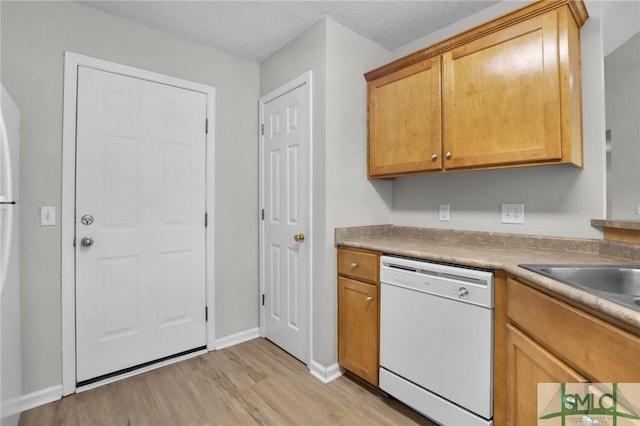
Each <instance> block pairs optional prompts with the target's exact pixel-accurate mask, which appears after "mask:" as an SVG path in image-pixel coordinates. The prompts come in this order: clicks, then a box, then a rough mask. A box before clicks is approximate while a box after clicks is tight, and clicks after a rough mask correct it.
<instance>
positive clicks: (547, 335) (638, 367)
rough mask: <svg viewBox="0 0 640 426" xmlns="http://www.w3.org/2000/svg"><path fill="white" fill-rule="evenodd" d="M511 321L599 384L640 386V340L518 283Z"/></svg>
mask: <svg viewBox="0 0 640 426" xmlns="http://www.w3.org/2000/svg"><path fill="white" fill-rule="evenodd" d="M507 316H508V317H509V319H510V320H511V321H512V322H515V323H516V324H518V326H519V327H520V328H521V329H523V330H525V331H526V333H527V334H528V335H530V336H531V337H533V339H534V340H536V341H537V342H538V343H540V344H541V345H542V346H544V347H545V348H547V349H548V350H549V351H551V352H552V353H554V354H555V355H556V356H557V357H558V358H560V359H562V360H563V361H564V362H566V363H567V364H569V365H571V366H573V367H574V368H575V369H576V370H578V371H579V372H580V373H581V374H583V375H585V376H586V377H587V378H589V379H591V380H592V381H594V382H606V383H609V382H640V363H639V362H638V359H640V338H638V337H637V336H634V335H632V334H630V333H627V332H625V331H623V330H620V329H618V328H616V327H614V326H613V325H611V324H608V323H606V322H604V321H602V320H600V319H598V318H595V317H593V316H591V315H589V314H587V313H585V312H582V311H580V310H579V309H576V308H574V307H573V306H569V305H568V304H566V303H563V302H561V301H559V300H557V299H554V298H553V297H550V296H548V295H546V294H543V293H541V292H539V291H537V290H535V289H533V288H531V287H528V286H526V285H524V284H522V283H520V282H518V281H516V280H514V279H511V278H509V280H508V286H507Z"/></svg>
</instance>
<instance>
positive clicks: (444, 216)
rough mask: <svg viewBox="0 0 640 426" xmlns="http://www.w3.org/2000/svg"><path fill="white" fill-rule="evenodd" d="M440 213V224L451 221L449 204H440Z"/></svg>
mask: <svg viewBox="0 0 640 426" xmlns="http://www.w3.org/2000/svg"><path fill="white" fill-rule="evenodd" d="M438 211H439V217H440V222H449V221H450V220H451V216H450V215H449V212H450V209H449V204H440V207H439V209H438Z"/></svg>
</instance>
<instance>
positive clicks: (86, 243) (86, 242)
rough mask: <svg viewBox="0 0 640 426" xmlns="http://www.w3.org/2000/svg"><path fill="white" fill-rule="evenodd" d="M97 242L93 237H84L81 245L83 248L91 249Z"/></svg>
mask: <svg viewBox="0 0 640 426" xmlns="http://www.w3.org/2000/svg"><path fill="white" fill-rule="evenodd" d="M94 242H95V241H94V240H93V238H91V237H82V239H81V240H80V245H81V246H82V247H91V246H92V245H93V243H94Z"/></svg>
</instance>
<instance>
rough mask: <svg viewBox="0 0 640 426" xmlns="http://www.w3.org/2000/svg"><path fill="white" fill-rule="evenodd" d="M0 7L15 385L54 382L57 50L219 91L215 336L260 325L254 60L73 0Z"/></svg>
mask: <svg viewBox="0 0 640 426" xmlns="http://www.w3.org/2000/svg"><path fill="white" fill-rule="evenodd" d="M0 7H1V11H2V13H1V17H2V22H1V27H0V28H1V43H2V44H1V54H2V70H1V76H2V83H3V84H4V85H5V87H6V88H7V90H8V91H9V92H10V93H11V94H12V95H13V97H14V99H15V100H16V102H17V103H18V105H19V106H20V108H21V110H22V170H21V187H22V194H21V195H22V199H21V201H22V203H21V204H22V206H21V218H20V220H21V229H20V233H21V237H22V239H21V243H22V248H21V258H22V268H21V276H22V330H23V333H22V339H23V377H24V386H23V391H24V392H25V393H30V392H34V391H38V390H41V389H45V388H47V387H50V386H55V385H59V384H60V383H61V381H62V378H61V377H62V376H61V365H62V361H61V306H60V299H61V295H60V289H61V278H60V259H61V250H60V248H61V237H60V227H59V226H54V227H40V226H39V216H38V211H39V210H38V208H39V206H42V205H44V206H55V207H56V208H57V210H58V212H60V203H61V154H62V152H61V150H62V94H63V90H62V77H63V58H64V51H65V50H70V51H73V52H76V53H80V54H84V55H88V56H94V57H97V58H100V59H105V60H109V61H113V62H118V63H122V64H126V65H129V66H134V67H138V68H143V69H147V70H151V71H154V72H159V73H164V74H168V75H172V76H176V77H179V78H182V79H187V80H192V81H196V82H199V83H204V84H208V85H211V86H214V87H215V88H216V97H217V99H216V138H215V143H216V148H215V149H216V165H215V173H216V211H215V219H216V222H215V224H216V234H217V235H216V247H215V252H216V259H215V265H216V307H215V308H216V309H215V315H216V316H215V321H216V322H215V324H216V335H217V337H218V338H220V337H224V336H227V335H230V334H234V333H237V332H240V331H245V330H247V329H251V328H255V327H257V326H258V322H259V318H258V279H257V277H258V250H257V242H258V226H257V220H256V217H257V212H258V206H257V204H258V203H257V200H258V192H257V179H258V176H257V174H258V172H257V164H258V150H257V143H256V141H257V132H258V126H257V120H256V117H257V107H256V105H257V99H258V92H259V65H258V64H257V63H253V62H250V61H247V60H244V59H240V58H238V57H236V56H233V55H231V54H228V53H226V52H223V51H220V50H217V49H213V48H210V47H206V46H203V45H201V44H197V43H193V42H190V41H186V40H184V39H181V38H179V37H177V36H173V35H170V34H168V33H164V32H162V31H158V30H155V29H152V28H149V27H146V26H144V25H140V24H137V23H134V22H132V21H129V20H126V19H122V18H118V17H115V16H111V15H108V14H105V13H103V12H99V11H97V10H94V9H91V8H88V7H85V6H83V5H80V4H77V3H74V2H66V1H64V2H6V1H3V2H2V3H1V4H0ZM59 223H60V218H58V224H59Z"/></svg>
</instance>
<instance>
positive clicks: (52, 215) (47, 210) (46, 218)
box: [40, 206, 56, 226]
mask: <svg viewBox="0 0 640 426" xmlns="http://www.w3.org/2000/svg"><path fill="white" fill-rule="evenodd" d="M55 224H56V208H55V207H44V206H42V207H40V226H54V225H55Z"/></svg>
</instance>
